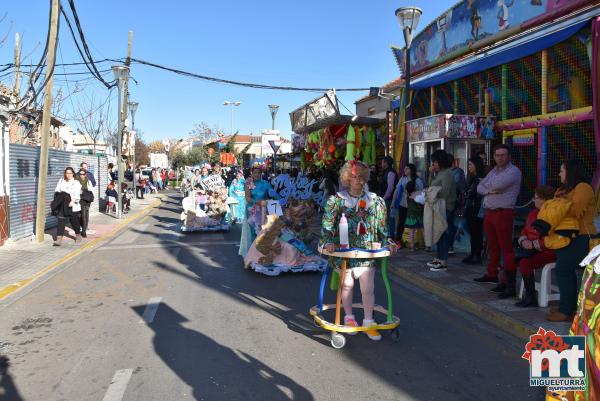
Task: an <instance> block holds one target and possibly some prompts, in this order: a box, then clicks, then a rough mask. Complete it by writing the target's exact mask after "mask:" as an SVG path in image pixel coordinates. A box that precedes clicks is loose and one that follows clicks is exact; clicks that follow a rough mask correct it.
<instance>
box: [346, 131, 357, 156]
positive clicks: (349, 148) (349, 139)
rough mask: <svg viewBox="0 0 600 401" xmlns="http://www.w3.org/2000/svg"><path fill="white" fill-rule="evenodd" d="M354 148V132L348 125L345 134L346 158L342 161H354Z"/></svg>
mask: <svg viewBox="0 0 600 401" xmlns="http://www.w3.org/2000/svg"><path fill="white" fill-rule="evenodd" d="M355 146H356V132H355V131H354V127H353V126H352V125H348V132H347V133H346V157H345V159H344V160H354V152H355Z"/></svg>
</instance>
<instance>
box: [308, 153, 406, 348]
mask: <svg viewBox="0 0 600 401" xmlns="http://www.w3.org/2000/svg"><path fill="white" fill-rule="evenodd" d="M369 175H370V170H369V166H368V165H366V164H365V163H363V162H360V161H356V160H351V161H348V162H346V164H344V166H343V167H342V169H341V171H340V184H341V185H340V186H343V187H345V188H348V189H347V190H343V191H340V192H338V193H337V194H335V195H333V196H331V197H330V198H329V199H328V200H327V206H325V214H324V215H323V223H322V231H321V239H320V241H319V246H321V247H324V248H325V249H326V250H327V251H328V252H334V251H335V248H336V245H338V244H339V241H340V239H339V231H338V226H339V222H340V218H341V217H342V213H343V214H344V215H345V216H346V220H347V221H348V240H349V244H348V245H349V246H350V248H362V249H371V244H372V242H379V243H381V244H382V245H383V246H387V247H388V248H389V250H390V251H391V252H395V251H396V250H397V246H396V244H395V243H394V242H393V241H390V240H388V232H387V223H386V222H387V210H386V206H385V202H384V200H383V199H382V198H381V197H379V196H377V195H376V194H374V193H372V192H368V191H366V189H365V184H366V183H367V181H368V180H369ZM330 259H331V263H333V264H334V267H335V269H336V271H338V272H339V271H340V266H341V259H340V258H330ZM347 263H348V265H347V266H348V269H347V271H346V276H345V277H344V279H343V282H342V283H341V285H342V304H343V306H344V313H345V317H344V324H345V325H346V326H354V327H358V323H357V322H356V319H355V318H354V315H353V313H352V293H353V289H354V280H355V279H358V280H359V281H360V291H361V295H362V304H363V308H364V320H363V326H364V327H369V326H373V325H375V324H376V323H375V321H374V320H373V309H374V307H375V292H374V287H375V263H376V261H375V259H350V260H348V262H347ZM365 333H366V334H367V336H369V338H370V339H371V340H375V341H379V340H381V335H380V334H379V332H378V331H377V330H375V329H372V330H367V331H365ZM349 334H356V332H355V333H349Z"/></svg>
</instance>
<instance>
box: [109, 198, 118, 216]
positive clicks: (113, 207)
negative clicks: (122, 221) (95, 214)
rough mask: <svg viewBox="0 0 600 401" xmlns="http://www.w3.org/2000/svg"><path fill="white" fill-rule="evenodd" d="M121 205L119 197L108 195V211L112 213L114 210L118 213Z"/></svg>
mask: <svg viewBox="0 0 600 401" xmlns="http://www.w3.org/2000/svg"><path fill="white" fill-rule="evenodd" d="M118 206H119V204H118V202H117V199H116V198H115V197H114V196H107V197H106V213H108V214H111V213H113V212H114V214H115V216H116V215H117V210H118V209H117V207H118Z"/></svg>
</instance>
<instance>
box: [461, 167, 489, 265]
mask: <svg viewBox="0 0 600 401" xmlns="http://www.w3.org/2000/svg"><path fill="white" fill-rule="evenodd" d="M467 171H468V174H469V175H468V180H467V189H466V191H465V196H464V197H465V218H466V220H467V227H468V228H469V239H470V242H471V252H470V253H469V256H467V257H466V258H464V259H463V260H462V262H463V263H466V264H469V265H480V264H481V251H482V248H483V217H482V216H481V215H480V214H479V212H480V211H481V206H482V201H483V196H481V195H480V194H479V193H477V186H478V185H479V183H480V182H481V180H482V179H483V178H484V177H485V166H484V164H483V160H482V159H481V158H480V157H473V158H471V159H469V163H468V165H467Z"/></svg>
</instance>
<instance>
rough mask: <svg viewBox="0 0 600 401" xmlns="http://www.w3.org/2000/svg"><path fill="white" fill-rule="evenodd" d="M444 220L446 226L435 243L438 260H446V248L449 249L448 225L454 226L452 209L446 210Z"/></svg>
mask: <svg viewBox="0 0 600 401" xmlns="http://www.w3.org/2000/svg"><path fill="white" fill-rule="evenodd" d="M446 222H447V223H448V228H447V229H446V231H444V233H443V234H442V236H441V237H440V239H439V241H438V242H437V244H436V248H437V258H438V259H439V260H443V261H446V260H448V250H449V249H450V234H451V233H450V227H453V226H454V211H451V210H446Z"/></svg>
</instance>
